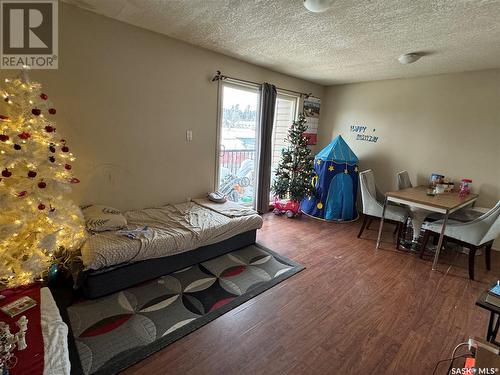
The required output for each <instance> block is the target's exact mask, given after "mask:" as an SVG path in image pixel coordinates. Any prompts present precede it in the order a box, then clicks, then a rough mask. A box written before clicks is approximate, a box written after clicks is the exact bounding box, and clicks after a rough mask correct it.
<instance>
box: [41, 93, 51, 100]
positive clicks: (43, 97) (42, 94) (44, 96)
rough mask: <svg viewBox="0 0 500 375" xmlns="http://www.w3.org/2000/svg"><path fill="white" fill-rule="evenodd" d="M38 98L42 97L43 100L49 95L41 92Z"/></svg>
mask: <svg viewBox="0 0 500 375" xmlns="http://www.w3.org/2000/svg"><path fill="white" fill-rule="evenodd" d="M40 98H42V99H43V100H47V99H48V98H49V97H48V96H47V94H44V93H43V92H42V93H41V94H40Z"/></svg>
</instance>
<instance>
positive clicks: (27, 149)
mask: <svg viewBox="0 0 500 375" xmlns="http://www.w3.org/2000/svg"><path fill="white" fill-rule="evenodd" d="M0 95H1V98H0V100H1V104H0V211H1V215H0V284H1V285H4V286H8V287H11V286H17V285H23V284H28V283H30V282H32V281H33V280H34V279H37V278H39V277H41V276H43V275H44V273H45V272H46V271H47V270H48V268H49V266H50V265H51V263H52V262H53V261H54V259H55V258H56V257H61V256H64V255H66V254H68V252H71V251H72V250H74V249H76V248H78V247H79V245H80V244H81V242H82V241H83V239H84V236H85V231H84V226H83V218H82V215H81V211H80V209H79V208H78V207H77V206H76V205H74V204H73V203H72V202H71V200H69V199H68V198H67V194H68V193H69V192H70V191H71V184H74V183H78V182H79V180H78V179H77V178H76V177H74V176H73V175H72V162H73V161H74V160H75V157H74V156H73V154H72V153H71V152H70V149H69V146H68V144H67V142H66V141H65V140H64V139H61V137H60V135H59V133H58V132H57V129H56V125H55V123H54V121H53V118H54V115H55V114H56V109H55V108H54V107H53V106H52V104H51V103H50V101H49V100H48V96H47V94H45V93H43V92H42V91H41V85H40V84H39V83H36V82H30V80H29V79H28V75H27V72H26V71H23V73H22V75H21V76H20V77H19V78H15V79H5V85H4V87H2V88H1V89H0ZM1 285H0V286H1Z"/></svg>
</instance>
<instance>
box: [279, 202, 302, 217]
mask: <svg viewBox="0 0 500 375" xmlns="http://www.w3.org/2000/svg"><path fill="white" fill-rule="evenodd" d="M273 212H274V214H275V215H283V214H285V215H286V217H288V218H292V217H295V216H297V215H299V213H300V202H297V201H291V200H279V199H278V198H274V210H273Z"/></svg>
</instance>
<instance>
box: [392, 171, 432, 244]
mask: <svg viewBox="0 0 500 375" xmlns="http://www.w3.org/2000/svg"><path fill="white" fill-rule="evenodd" d="M397 179H398V189H399V190H403V189H409V188H411V187H413V184H412V183H411V180H410V174H409V173H408V171H406V170H404V171H401V172H398V173H397ZM402 206H403V207H405V208H407V209H408V210H409V216H410V218H411V227H412V229H413V242H414V243H415V244H416V243H418V239H419V237H420V228H421V227H422V224H423V223H424V221H425V218H426V217H427V216H428V215H429V211H427V210H423V209H421V208H417V207H412V206H406V205H402ZM406 228H407V226H406V222H405V224H404V227H403V233H406Z"/></svg>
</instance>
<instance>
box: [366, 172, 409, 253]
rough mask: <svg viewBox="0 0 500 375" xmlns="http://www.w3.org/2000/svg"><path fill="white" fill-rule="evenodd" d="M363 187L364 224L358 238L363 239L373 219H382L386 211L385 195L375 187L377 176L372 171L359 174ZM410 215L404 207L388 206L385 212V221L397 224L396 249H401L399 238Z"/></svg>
mask: <svg viewBox="0 0 500 375" xmlns="http://www.w3.org/2000/svg"><path fill="white" fill-rule="evenodd" d="M359 181H360V186H361V200H362V202H363V216H364V218H363V223H362V224H361V229H360V230H359V233H358V238H360V237H361V235H362V234H363V231H364V230H365V228H366V227H367V226H369V225H370V222H371V221H372V220H373V219H376V218H381V217H382V210H383V209H384V203H383V202H384V195H383V194H381V193H380V192H379V191H378V189H377V187H376V185H375V175H374V173H373V171H372V170H371V169H368V170H366V171H363V172H361V173H360V174H359ZM407 215H408V213H407V210H406V209H405V208H403V207H399V206H394V205H387V207H386V210H385V217H384V220H385V221H387V222H390V223H393V224H396V230H397V232H398V239H397V240H396V249H399V237H400V236H401V233H402V230H403V223H404V222H405V221H406V217H407Z"/></svg>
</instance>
